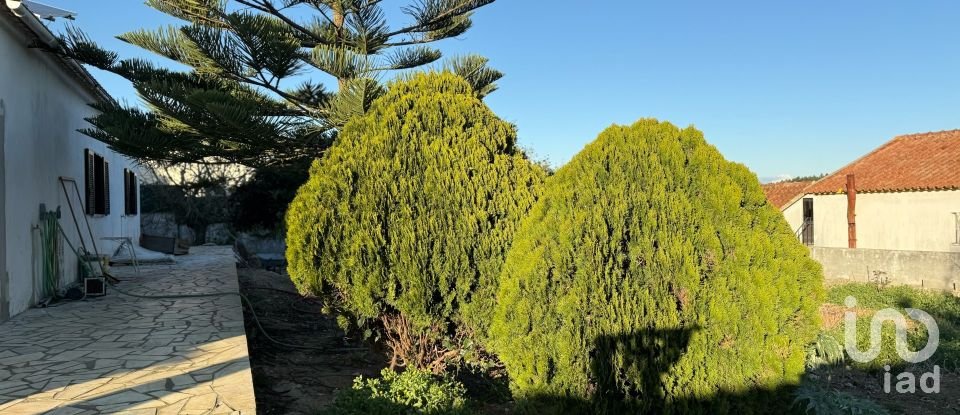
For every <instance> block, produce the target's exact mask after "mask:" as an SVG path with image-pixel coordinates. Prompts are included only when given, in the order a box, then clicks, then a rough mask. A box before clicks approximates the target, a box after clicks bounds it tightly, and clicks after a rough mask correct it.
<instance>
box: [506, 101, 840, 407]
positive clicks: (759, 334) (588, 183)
mask: <svg viewBox="0 0 960 415" xmlns="http://www.w3.org/2000/svg"><path fill="white" fill-rule="evenodd" d="M500 284H501V285H500V289H499V293H498V303H497V306H496V311H495V317H494V321H493V323H492V326H491V328H490V334H491V337H492V338H493V340H492V349H493V351H494V352H495V353H496V354H497V355H498V356H499V357H500V359H501V360H502V361H503V362H504V363H505V365H506V368H507V371H508V373H509V375H510V380H511V387H512V389H513V390H514V392H515V395H516V397H517V398H518V399H520V400H521V401H523V400H531V401H534V402H540V403H541V404H543V403H546V402H552V403H554V404H557V403H566V404H570V403H573V404H582V405H589V406H590V407H592V408H593V409H592V410H597V409H598V406H599V408H606V409H608V410H610V411H611V412H620V411H623V410H630V411H635V412H643V413H656V412H663V413H686V412H690V411H693V412H696V411H697V410H698V409H700V410H703V411H704V412H709V413H726V412H730V411H733V410H742V411H745V412H757V411H761V412H762V411H765V410H767V409H769V407H770V405H778V404H780V403H784V402H785V403H786V404H787V405H789V403H790V401H789V399H786V400H784V396H785V394H784V393H782V392H783V389H782V388H783V386H784V385H788V384H794V383H797V382H798V381H799V378H800V376H801V374H802V373H803V370H804V346H805V345H807V344H808V343H809V342H810V341H811V340H812V339H813V338H814V337H815V336H816V328H817V311H816V310H817V307H818V305H819V304H820V302H821V299H822V296H823V292H822V287H821V284H822V273H821V269H820V266H819V264H817V263H816V262H814V261H813V260H811V259H810V258H809V255H808V253H807V251H806V248H804V247H803V246H802V245H801V244H800V243H799V242H798V241H797V239H796V238H795V237H794V234H793V232H792V231H791V229H789V226H788V225H787V223H786V221H785V220H784V219H783V217H782V215H781V214H780V212H779V211H777V209H775V208H774V207H772V206H771V205H769V204H768V203H767V201H766V198H765V197H764V193H763V191H762V190H761V187H760V184H759V183H758V181H757V179H756V176H755V175H754V174H753V173H751V172H750V171H749V170H748V169H747V168H746V167H745V166H743V165H740V164H737V163H732V162H728V161H726V160H724V158H723V157H722V156H721V155H720V153H719V152H718V151H717V150H716V149H715V148H714V147H712V146H711V145H709V144H707V142H706V141H705V140H704V138H703V135H702V133H701V132H699V131H697V130H696V129H694V128H692V127H691V128H686V129H679V128H677V127H675V126H673V125H671V124H669V123H664V122H658V121H656V120H651V119H644V120H640V121H638V122H637V123H635V124H633V125H631V126H613V127H610V128H609V129H607V130H606V131H605V132H603V133H602V134H601V135H600V136H599V138H597V140H596V141H594V142H593V143H591V144H589V145H588V146H587V147H586V148H584V150H583V151H582V152H580V153H579V154H578V155H577V156H576V157H575V158H574V159H573V160H572V161H570V162H569V164H567V165H565V166H563V167H562V168H561V169H559V170H558V171H557V173H556V174H555V175H554V176H552V177H551V178H550V180H549V181H548V182H547V184H546V186H545V190H544V194H543V196H542V197H541V198H540V200H539V201H538V202H537V203H536V205H535V206H534V207H533V209H532V210H531V212H530V214H529V215H528V217H527V218H526V219H525V220H524V222H523V224H522V225H521V228H520V230H518V232H517V236H516V237H515V239H514V242H513V246H512V248H511V250H510V253H509V255H508V257H507V260H506V263H505V264H504V266H503V272H502V274H501V278H500ZM612 408H616V409H615V410H613V409H612Z"/></svg>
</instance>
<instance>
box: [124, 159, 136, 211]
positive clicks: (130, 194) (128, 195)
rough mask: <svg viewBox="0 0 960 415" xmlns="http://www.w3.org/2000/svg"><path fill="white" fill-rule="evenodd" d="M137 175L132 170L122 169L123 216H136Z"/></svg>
mask: <svg viewBox="0 0 960 415" xmlns="http://www.w3.org/2000/svg"><path fill="white" fill-rule="evenodd" d="M137 202H138V199H137V175H136V174H134V173H133V171H132V170H128V169H123V205H124V214H125V215H131V216H132V215H136V214H137V205H138V203H137Z"/></svg>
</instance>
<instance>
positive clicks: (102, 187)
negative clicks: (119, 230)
mask: <svg viewBox="0 0 960 415" xmlns="http://www.w3.org/2000/svg"><path fill="white" fill-rule="evenodd" d="M83 155H84V156H83V159H84V162H83V178H84V188H85V189H84V190H86V199H85V200H84V210H85V212H86V214H87V215H88V216H108V215H110V162H109V161H107V159H106V157H104V156H103V155H101V154H97V153H96V152H94V151H93V150H91V149H89V148H87V149H84V150H83Z"/></svg>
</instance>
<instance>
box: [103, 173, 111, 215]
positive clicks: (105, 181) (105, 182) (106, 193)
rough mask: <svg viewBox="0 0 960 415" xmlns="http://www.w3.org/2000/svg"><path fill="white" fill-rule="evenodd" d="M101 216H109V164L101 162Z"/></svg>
mask: <svg viewBox="0 0 960 415" xmlns="http://www.w3.org/2000/svg"><path fill="white" fill-rule="evenodd" d="M103 214H104V215H109V214H110V162H109V161H107V160H103Z"/></svg>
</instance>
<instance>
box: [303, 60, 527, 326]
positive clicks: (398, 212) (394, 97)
mask: <svg viewBox="0 0 960 415" xmlns="http://www.w3.org/2000/svg"><path fill="white" fill-rule="evenodd" d="M544 178H545V173H544V171H543V170H542V169H541V168H539V167H537V166H535V165H533V164H532V163H531V162H530V161H529V160H527V159H526V157H525V155H524V154H523V153H522V152H521V151H520V150H519V149H518V148H517V146H516V132H515V129H514V127H513V126H512V125H511V124H509V123H507V122H505V121H503V120H500V119H499V118H497V117H496V115H495V114H494V113H493V112H492V111H491V110H490V109H489V108H487V106H486V105H484V104H483V102H482V101H480V100H479V99H478V98H476V97H475V94H473V92H472V91H471V89H470V86H469V85H468V84H467V83H466V82H465V81H464V80H463V79H461V78H459V77H457V76H456V75H453V74H451V73H445V72H444V73H430V74H417V75H414V76H412V77H410V78H408V79H406V80H403V81H400V82H396V83H394V84H392V85H391V86H390V88H389V91H388V92H387V93H386V95H385V96H383V97H381V98H380V99H378V100H377V101H376V102H375V103H374V104H373V106H372V107H371V108H370V110H369V112H368V113H367V114H366V115H364V116H362V117H359V118H357V119H355V120H353V121H351V122H350V123H348V124H347V125H346V127H345V128H344V129H343V131H342V132H341V134H340V136H339V137H338V138H337V141H336V143H335V144H334V145H333V146H332V147H331V148H330V150H329V151H328V153H327V154H326V155H325V156H324V157H323V158H321V159H319V160H317V161H316V162H315V163H314V165H313V166H312V168H311V171H310V179H309V180H308V182H307V183H306V184H305V185H304V186H303V187H302V188H301V189H300V190H299V192H298V194H297V196H296V198H295V199H294V201H293V203H292V204H291V206H290V209H289V211H288V213H287V228H288V233H287V260H288V262H289V272H290V276H291V278H292V279H293V281H294V282H295V283H296V285H297V287H298V288H299V289H300V290H301V291H302V292H307V293H313V294H320V295H324V296H327V297H328V298H331V299H336V300H338V301H339V302H340V305H341V307H342V308H343V309H344V310H345V311H346V312H347V314H348V315H349V317H352V319H353V322H354V323H355V324H356V325H357V326H359V327H368V326H369V325H370V323H371V321H375V320H377V319H379V318H381V317H384V316H398V317H399V318H402V320H400V321H401V322H402V324H403V325H405V326H409V327H407V328H408V329H409V330H411V331H412V333H408V334H407V335H409V336H411V337H416V336H419V335H426V336H428V337H431V338H433V339H432V340H437V339H435V337H437V336H445V335H449V334H452V333H453V332H454V331H458V330H459V331H460V332H467V333H470V334H482V333H483V332H485V330H486V327H487V325H488V322H489V320H490V316H491V314H492V309H493V302H494V299H493V296H494V294H495V292H496V289H497V286H498V282H497V279H498V276H499V274H500V268H501V265H502V263H503V261H504V258H505V256H506V252H507V250H508V249H509V247H510V243H511V241H512V239H513V233H514V231H515V229H516V228H517V226H518V225H519V221H520V220H521V218H522V217H523V216H524V215H525V214H526V212H527V211H528V210H529V209H530V207H531V206H532V204H533V203H534V202H535V200H536V198H537V196H538V194H539V192H540V191H541V184H542V182H543V180H544ZM388 334H390V333H388ZM394 334H396V335H404V334H403V333H399V332H398V333H394Z"/></svg>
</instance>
